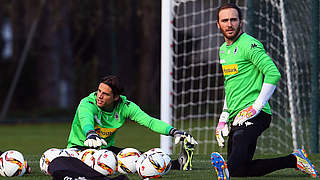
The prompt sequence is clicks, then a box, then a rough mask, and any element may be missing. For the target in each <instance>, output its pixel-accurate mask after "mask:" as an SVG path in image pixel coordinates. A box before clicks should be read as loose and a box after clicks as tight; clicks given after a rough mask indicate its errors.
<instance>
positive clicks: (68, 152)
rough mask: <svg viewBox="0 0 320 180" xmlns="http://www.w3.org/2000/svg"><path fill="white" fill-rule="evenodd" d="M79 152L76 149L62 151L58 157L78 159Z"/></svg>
mask: <svg viewBox="0 0 320 180" xmlns="http://www.w3.org/2000/svg"><path fill="white" fill-rule="evenodd" d="M80 152H81V151H80V150H79V149H77V148H68V149H62V150H61V154H60V156H65V157H74V158H78V156H79V154H80Z"/></svg>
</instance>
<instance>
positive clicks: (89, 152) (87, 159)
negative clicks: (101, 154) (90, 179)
mask: <svg viewBox="0 0 320 180" xmlns="http://www.w3.org/2000/svg"><path fill="white" fill-rule="evenodd" d="M96 152H98V150H96V149H86V150H83V151H81V152H80V154H79V156H78V159H80V160H81V161H82V162H84V163H85V164H86V165H88V166H89V167H91V168H93V166H94V164H95V157H94V156H93V155H94V153H96Z"/></svg>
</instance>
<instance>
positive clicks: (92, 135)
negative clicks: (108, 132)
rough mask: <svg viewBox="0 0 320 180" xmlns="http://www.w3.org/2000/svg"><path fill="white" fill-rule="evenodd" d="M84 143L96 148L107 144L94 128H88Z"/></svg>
mask: <svg viewBox="0 0 320 180" xmlns="http://www.w3.org/2000/svg"><path fill="white" fill-rule="evenodd" d="M84 145H85V146H88V147H93V148H98V147H100V146H102V145H107V142H106V141H105V140H104V139H102V138H101V137H100V136H99V135H98V134H97V133H96V132H95V131H94V130H90V131H88V133H87V139H86V140H85V141H84Z"/></svg>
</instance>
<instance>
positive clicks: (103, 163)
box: [93, 149, 118, 176]
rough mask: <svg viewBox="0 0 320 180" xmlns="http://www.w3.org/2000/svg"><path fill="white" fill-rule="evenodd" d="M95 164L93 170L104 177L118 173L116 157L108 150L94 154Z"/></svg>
mask: <svg viewBox="0 0 320 180" xmlns="http://www.w3.org/2000/svg"><path fill="white" fill-rule="evenodd" d="M93 156H94V159H95V163H94V166H93V169H94V170H96V171H98V172H100V173H101V174H103V175H105V176H109V175H114V174H115V173H117V172H118V161H117V156H116V155H115V154H114V153H113V152H112V151H109V150H106V149H105V150H99V151H97V152H96V153H94V155H93Z"/></svg>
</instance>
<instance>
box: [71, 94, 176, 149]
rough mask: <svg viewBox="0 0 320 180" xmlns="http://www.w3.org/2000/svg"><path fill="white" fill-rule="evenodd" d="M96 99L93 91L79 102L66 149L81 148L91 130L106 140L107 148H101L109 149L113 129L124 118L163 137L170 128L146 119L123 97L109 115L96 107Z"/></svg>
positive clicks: (164, 124) (121, 122) (143, 114)
mask: <svg viewBox="0 0 320 180" xmlns="http://www.w3.org/2000/svg"><path fill="white" fill-rule="evenodd" d="M96 98H97V93H96V92H94V93H91V94H90V95H89V96H87V97H85V98H84V99H82V100H81V102H80V104H79V106H78V108H77V111H76V114H75V117H74V119H73V123H72V127H71V132H70V135H69V139H68V146H67V148H70V147H73V146H84V141H85V140H86V134H87V132H88V131H89V130H95V131H96V133H97V134H98V135H99V136H100V137H102V138H103V139H105V140H106V142H107V145H106V146H102V148H107V147H110V146H113V145H114V144H115V135H116V133H117V130H118V129H119V128H120V127H121V126H122V125H123V124H124V122H125V120H126V119H128V118H129V119H131V120H133V121H135V122H137V123H139V124H140V125H143V126H145V127H147V128H149V129H151V130H152V131H154V132H157V133H160V134H164V135H168V134H169V131H170V130H171V128H173V127H172V126H170V125H169V124H167V123H165V122H164V121H161V120H159V119H156V118H153V117H151V116H149V115H148V114H146V113H145V112H144V111H142V110H141V109H140V107H139V106H138V105H136V104H135V103H133V102H131V101H129V100H127V98H126V97H125V96H122V95H120V101H119V103H118V104H117V106H116V107H115V108H114V109H113V111H112V112H106V111H103V110H102V109H101V108H99V107H98V106H97V104H96ZM128 133H130V132H128ZM133 135H134V134H133Z"/></svg>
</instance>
